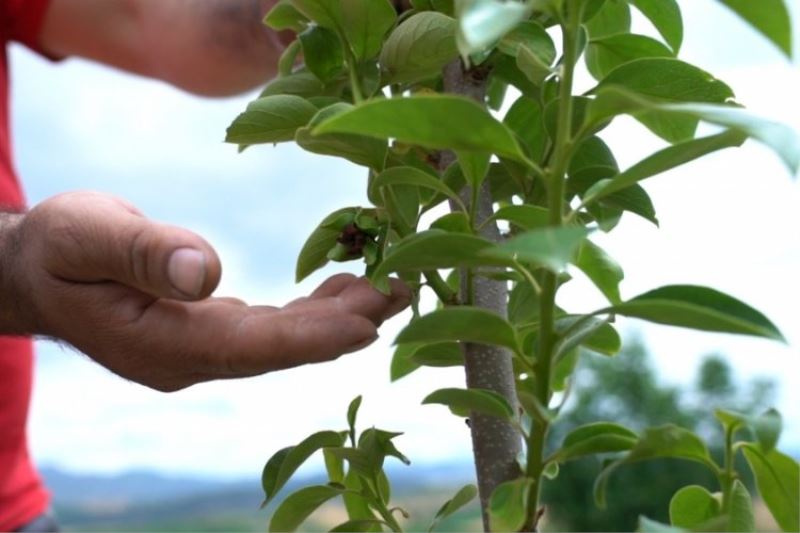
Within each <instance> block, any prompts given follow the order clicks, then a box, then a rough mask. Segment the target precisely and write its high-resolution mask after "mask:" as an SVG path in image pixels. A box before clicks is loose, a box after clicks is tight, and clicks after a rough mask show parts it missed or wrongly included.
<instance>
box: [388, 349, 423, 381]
mask: <svg viewBox="0 0 800 533" xmlns="http://www.w3.org/2000/svg"><path fill="white" fill-rule="evenodd" d="M419 346H420V345H419V344H401V345H399V346H398V347H397V348H395V350H394V355H392V363H391V365H390V367H389V379H390V380H391V381H392V383H394V382H395V381H397V380H399V379H402V378H404V377H406V376H407V375H409V374H411V373H412V372H414V371H415V370H417V369H418V368H419V367H420V366H421V365H420V364H419V363H417V362H416V361H414V360H413V359H411V355H412V354H413V353H414V352H415V351H416V350H417V349H419Z"/></svg>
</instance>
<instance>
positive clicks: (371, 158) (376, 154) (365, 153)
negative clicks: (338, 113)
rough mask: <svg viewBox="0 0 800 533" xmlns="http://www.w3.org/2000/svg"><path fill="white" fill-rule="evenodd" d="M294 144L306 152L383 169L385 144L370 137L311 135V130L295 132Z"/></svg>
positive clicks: (337, 134) (304, 129)
mask: <svg viewBox="0 0 800 533" xmlns="http://www.w3.org/2000/svg"><path fill="white" fill-rule="evenodd" d="M295 142H297V144H298V145H299V146H300V147H301V148H303V149H304V150H306V151H308V152H311V153H314V154H320V155H328V156H333V157H341V158H344V159H347V160H348V161H350V162H353V163H355V164H356V165H361V166H365V167H369V168H371V169H372V170H375V171H380V170H381V169H382V168H383V163H384V160H385V157H386V150H387V147H386V143H385V142H381V141H380V140H378V139H374V138H372V137H364V136H362V135H348V134H341V133H331V134H326V135H312V134H311V128H300V129H299V130H297V134H296V135H295Z"/></svg>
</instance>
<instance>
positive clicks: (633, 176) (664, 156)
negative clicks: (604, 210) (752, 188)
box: [583, 130, 747, 205]
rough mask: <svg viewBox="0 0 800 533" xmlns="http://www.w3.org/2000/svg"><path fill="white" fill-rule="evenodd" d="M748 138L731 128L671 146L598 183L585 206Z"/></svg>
mask: <svg viewBox="0 0 800 533" xmlns="http://www.w3.org/2000/svg"><path fill="white" fill-rule="evenodd" d="M746 138H747V136H746V135H745V134H743V133H741V132H740V131H736V130H728V131H724V132H722V133H718V134H716V135H711V136H709V137H703V138H700V139H693V140H691V141H686V142H682V143H679V144H675V145H673V146H668V147H667V148H664V149H663V150H660V151H658V152H656V153H655V154H653V155H651V156H649V157H647V158H645V159H643V160H642V161H640V162H639V163H637V164H635V165H634V166H632V167H631V168H629V169H628V170H626V171H625V172H622V173H619V174H617V175H616V176H614V177H613V178H611V179H607V180H601V181H599V182H597V184H595V185H594V186H593V187H592V188H590V189H589V191H588V192H587V193H586V195H585V197H584V200H583V203H584V205H585V204H587V203H590V202H592V201H595V200H597V199H599V198H603V197H604V196H608V195H610V194H613V193H615V192H617V191H621V190H623V189H625V188H627V187H630V186H631V185H633V184H635V183H638V182H640V181H642V180H645V179H647V178H650V177H653V176H657V175H659V174H661V173H663V172H666V171H668V170H671V169H673V168H676V167H679V166H681V165H684V164H686V163H688V162H690V161H694V160H696V159H699V158H700V157H703V156H705V155H707V154H710V153H712V152H716V151H718V150H723V149H725V148H731V147H736V146H741V144H742V143H743V142H744V141H745V139H746Z"/></svg>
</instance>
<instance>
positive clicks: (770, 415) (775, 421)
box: [714, 409, 783, 451]
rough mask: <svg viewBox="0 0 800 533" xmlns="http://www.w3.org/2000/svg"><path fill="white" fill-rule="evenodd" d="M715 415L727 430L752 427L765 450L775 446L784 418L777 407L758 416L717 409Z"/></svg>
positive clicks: (732, 430) (733, 430)
mask: <svg viewBox="0 0 800 533" xmlns="http://www.w3.org/2000/svg"><path fill="white" fill-rule="evenodd" d="M714 416H716V417H717V419H718V420H719V421H720V422H721V423H722V426H723V428H724V429H725V431H726V432H732V433H734V434H735V432H736V431H738V430H739V428H741V427H742V426H748V427H750V428H752V429H753V432H754V433H755V436H756V440H757V441H758V444H759V445H760V446H761V449H762V450H764V451H769V450H772V449H773V448H774V447H775V445H776V444H777V443H778V439H779V438H780V435H781V431H782V429H783V420H782V419H781V415H780V413H779V412H778V411H776V410H775V409H767V410H766V411H765V412H764V413H762V414H760V415H758V416H751V415H746V414H743V413H737V412H735V411H728V410H725V409H716V410H715V411H714Z"/></svg>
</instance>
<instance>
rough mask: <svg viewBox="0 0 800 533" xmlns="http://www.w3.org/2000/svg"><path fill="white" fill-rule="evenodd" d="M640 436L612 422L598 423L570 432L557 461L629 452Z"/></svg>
mask: <svg viewBox="0 0 800 533" xmlns="http://www.w3.org/2000/svg"><path fill="white" fill-rule="evenodd" d="M637 439H638V436H637V435H636V433H634V432H633V431H631V430H630V429H628V428H626V427H624V426H620V425H619V424H613V423H611V422H596V423H593V424H587V425H585V426H581V427H579V428H576V429H574V430H572V431H570V432H569V433H568V434H567V436H566V437H565V438H564V443H563V444H562V445H561V449H560V450H558V452H557V453H556V460H557V461H568V460H570V459H575V458H577V457H582V456H585V455H591V454H595V453H612V452H621V451H627V450H630V449H631V448H633V447H634V445H635V444H636V441H637Z"/></svg>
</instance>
